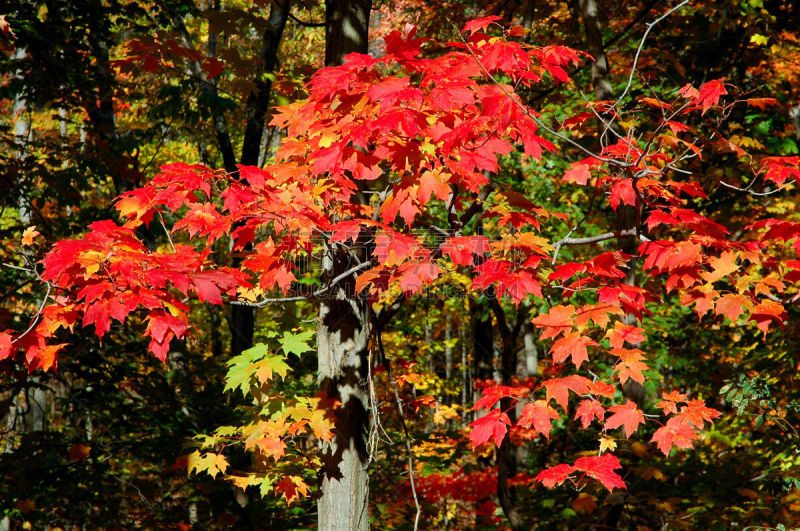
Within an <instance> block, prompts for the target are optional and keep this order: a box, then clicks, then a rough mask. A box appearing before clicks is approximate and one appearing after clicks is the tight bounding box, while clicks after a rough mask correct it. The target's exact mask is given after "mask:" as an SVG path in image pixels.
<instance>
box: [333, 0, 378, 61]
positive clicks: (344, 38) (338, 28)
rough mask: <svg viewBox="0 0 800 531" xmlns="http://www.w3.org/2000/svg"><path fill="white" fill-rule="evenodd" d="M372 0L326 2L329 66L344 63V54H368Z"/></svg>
mask: <svg viewBox="0 0 800 531" xmlns="http://www.w3.org/2000/svg"><path fill="white" fill-rule="evenodd" d="M371 10H372V0H328V1H327V2H326V3H325V65H326V66H334V65H340V64H342V63H343V62H344V56H345V55H347V54H349V53H353V52H358V53H367V51H368V49H369V46H368V45H369V14H370V11H371Z"/></svg>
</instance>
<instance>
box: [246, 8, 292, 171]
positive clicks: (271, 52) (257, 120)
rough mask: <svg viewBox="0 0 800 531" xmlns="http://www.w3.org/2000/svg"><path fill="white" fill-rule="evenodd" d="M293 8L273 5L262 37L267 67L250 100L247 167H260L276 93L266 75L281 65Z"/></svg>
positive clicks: (264, 62) (261, 56)
mask: <svg viewBox="0 0 800 531" xmlns="http://www.w3.org/2000/svg"><path fill="white" fill-rule="evenodd" d="M289 9H291V1H290V0H285V1H284V2H282V3H278V2H276V3H274V4H272V7H271V8H270V12H269V20H268V21H267V27H266V29H265V30H264V34H263V37H262V43H261V53H260V54H259V58H260V59H261V62H262V67H263V68H262V71H261V74H262V75H260V76H258V78H257V79H256V80H255V84H256V90H254V91H253V92H252V93H251V94H250V97H249V98H248V99H247V108H246V114H247V125H246V126H245V130H244V140H243V141H242V157H241V159H240V160H241V161H242V164H244V165H247V166H256V165H257V164H258V156H259V154H260V153H261V139H262V137H263V135H264V121H265V118H266V115H267V109H268V107H269V99H270V95H271V92H272V80H271V79H270V78H268V77H266V76H265V75H264V74H271V73H273V72H274V71H275V67H276V66H277V64H278V47H279V45H280V42H281V38H282V37H283V29H284V28H285V27H286V20H287V19H288V18H289Z"/></svg>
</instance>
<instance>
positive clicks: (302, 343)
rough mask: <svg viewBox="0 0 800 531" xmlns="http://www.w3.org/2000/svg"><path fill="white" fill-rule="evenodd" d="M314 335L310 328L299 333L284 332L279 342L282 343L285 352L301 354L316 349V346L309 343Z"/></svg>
mask: <svg viewBox="0 0 800 531" xmlns="http://www.w3.org/2000/svg"><path fill="white" fill-rule="evenodd" d="M313 337H314V333H313V332H311V331H310V330H306V331H305V332H300V333H298V334H293V333H291V332H284V333H283V337H282V338H281V339H279V340H278V342H279V343H280V344H281V348H282V349H283V352H284V354H296V355H297V356H300V354H302V353H304V352H309V351H311V350H314V348H313V347H312V346H311V345H309V344H308V341H310V340H311V338H313Z"/></svg>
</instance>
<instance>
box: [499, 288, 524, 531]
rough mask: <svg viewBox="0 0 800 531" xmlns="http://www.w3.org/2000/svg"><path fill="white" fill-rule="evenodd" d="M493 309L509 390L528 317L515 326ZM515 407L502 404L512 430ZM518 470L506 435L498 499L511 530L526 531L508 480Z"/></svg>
mask: <svg viewBox="0 0 800 531" xmlns="http://www.w3.org/2000/svg"><path fill="white" fill-rule="evenodd" d="M492 308H493V310H494V314H495V317H496V318H497V328H498V330H499V331H500V333H501V334H502V337H501V345H502V349H501V351H500V352H501V366H500V374H501V381H502V384H503V385H508V386H510V385H512V383H513V378H514V376H515V375H516V373H517V337H518V336H519V331H520V329H521V328H522V327H521V324H522V321H523V320H524V318H525V316H524V314H522V313H520V314H519V315H517V318H516V319H515V322H513V324H512V323H509V322H508V320H507V319H506V316H505V312H504V310H503V308H502V306H501V305H500V302H499V301H493V305H492ZM513 404H514V402H513V401H512V399H510V398H503V399H501V400H500V409H501V411H506V412H508V417H509V419H510V420H511V425H512V426H513V425H514V424H515V422H516V420H517V413H516V409H515V408H514V407H513ZM516 468H517V462H516V455H515V453H514V452H513V451H512V447H511V436H510V435H508V434H507V435H506V436H505V437H504V438H503V442H502V443H500V448H498V449H497V497H498V498H499V499H500V506H501V507H502V508H503V513H504V514H505V515H506V518H507V519H508V523H509V525H510V526H511V529H513V530H514V531H519V530H521V529H523V528H524V526H523V522H522V517H521V516H520V514H519V511H517V500H516V495H515V493H514V488H513V487H512V486H511V485H509V480H510V479H511V478H512V477H513V476H514V474H515V473H516Z"/></svg>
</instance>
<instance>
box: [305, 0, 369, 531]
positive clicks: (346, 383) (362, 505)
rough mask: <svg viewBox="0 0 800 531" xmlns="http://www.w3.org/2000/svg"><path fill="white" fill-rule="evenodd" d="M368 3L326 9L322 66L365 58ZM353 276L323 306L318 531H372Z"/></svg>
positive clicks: (364, 346) (365, 328)
mask: <svg viewBox="0 0 800 531" xmlns="http://www.w3.org/2000/svg"><path fill="white" fill-rule="evenodd" d="M371 8H372V2H371V0H366V1H365V0H351V1H346V0H330V1H328V2H327V3H326V6H325V64H326V65H328V66H333V65H338V64H341V63H342V62H343V58H344V56H345V55H347V54H348V53H351V52H359V53H367V49H368V44H369V41H368V31H369V15H370V10H371ZM351 260H352V257H351V256H350V255H349V254H347V253H345V252H343V251H342V250H341V249H340V248H338V247H335V248H334V247H329V248H327V249H325V255H324V258H323V281H329V280H330V279H332V278H334V277H336V276H337V275H339V274H341V273H342V272H344V271H345V270H347V269H348V268H349V267H352V265H353V264H352V262H351ZM354 281H355V275H353V276H351V277H350V278H348V279H346V280H343V281H342V282H339V283H338V284H336V285H335V286H334V288H333V289H331V291H329V292H328V293H327V294H326V296H325V297H324V300H322V301H321V303H320V309H319V322H318V328H317V356H318V362H319V383H320V389H321V390H322V391H323V392H325V393H327V395H328V396H329V397H332V398H336V399H338V400H339V401H341V403H342V405H341V407H340V408H339V409H338V410H337V412H336V424H335V426H336V427H335V430H334V431H335V434H336V435H335V437H334V438H333V439H332V440H331V442H330V443H325V444H323V449H322V450H323V452H322V454H323V455H322V470H321V471H320V491H321V496H320V499H319V501H318V502H317V510H318V518H319V522H318V523H319V529H321V530H323V531H329V530H334V529H335V530H367V529H369V474H368V472H367V463H368V459H367V444H366V437H367V430H368V427H369V414H368V408H367V392H366V389H365V385H366V380H367V375H368V371H369V363H368V357H367V350H368V346H369V336H370V321H369V305H368V302H367V301H366V300H365V299H362V298H359V297H357V296H356V293H355V289H354V286H353V285H354Z"/></svg>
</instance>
